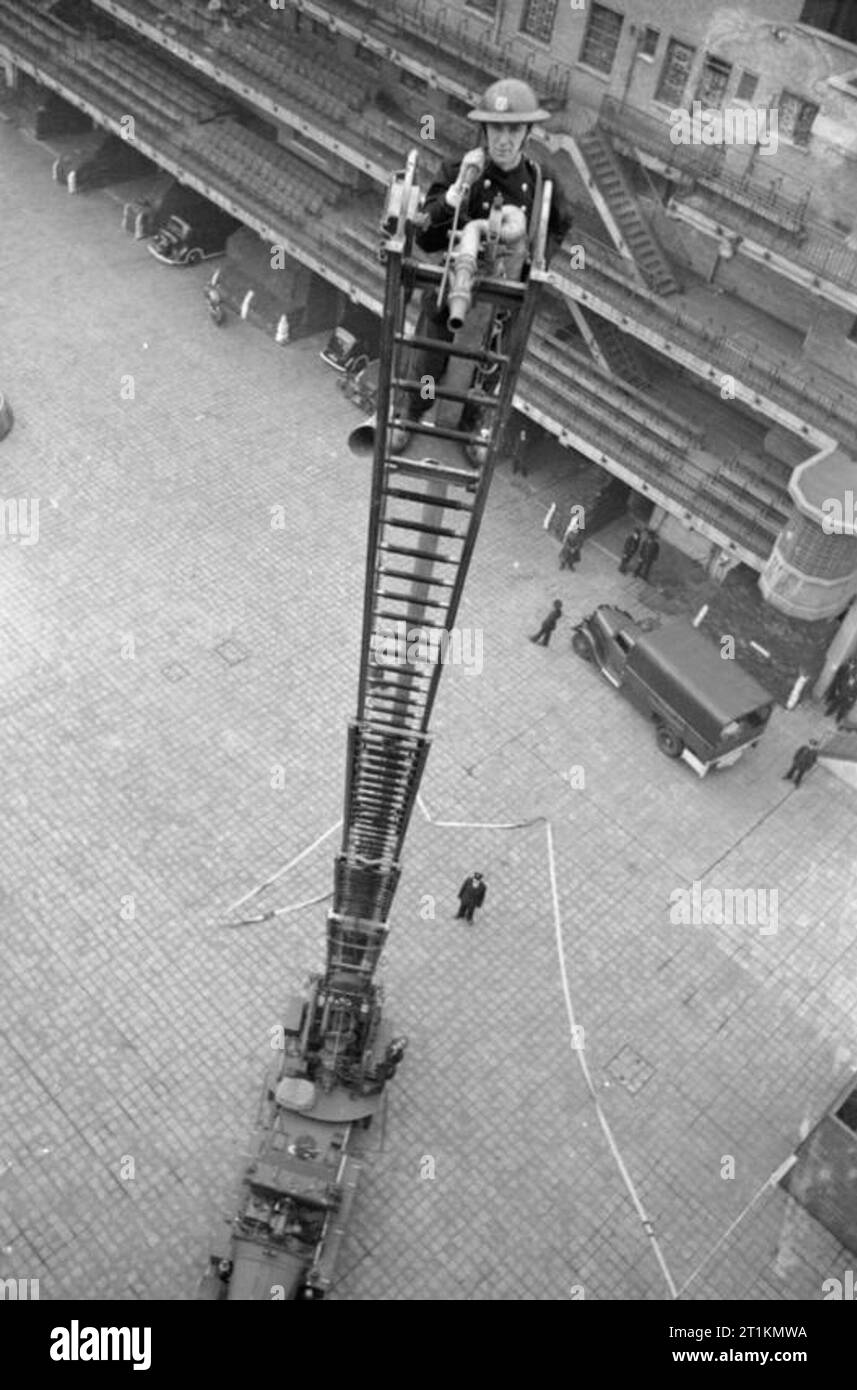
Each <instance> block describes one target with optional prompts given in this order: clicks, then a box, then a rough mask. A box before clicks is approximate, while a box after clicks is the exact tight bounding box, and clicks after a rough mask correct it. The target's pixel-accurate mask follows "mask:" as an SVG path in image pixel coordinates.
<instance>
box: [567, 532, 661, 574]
mask: <svg viewBox="0 0 857 1390" xmlns="http://www.w3.org/2000/svg"><path fill="white" fill-rule="evenodd" d="M582 550H583V535H582V533H581V531H580V529H579V528H578V527H576V526H570V527H569V529H568V530H567V531H566V533H565V536H564V538H563V542H562V545H561V546H560V551H559V567H560V569H561V570H573V569H574V567H575V565H577V564H579V563H580V554H581V551H582ZM660 553H661V544H660V541H659V540H658V538H657V536H656V534H655V532H654V531H653V530H652V529H651V527H648V526H647V527H645V528H643V527H640V526H635V527H634V529H633V531H632V532H631V533H630V535H628V536H626V537H625V540H624V541H623V543H622V556H621V559H620V560H619V573H620V574H627V572H628V570H629V568H630V566H631V563H632V561H633V560H634V557H635V556H636V559H637V564H636V568H635V569H634V574H635V576H636V578H637V579H646V580H648V578H649V572H650V570H651V568H652V565H653V564H654V563H655V561H656V560H657V558H658V556H659V555H660Z"/></svg>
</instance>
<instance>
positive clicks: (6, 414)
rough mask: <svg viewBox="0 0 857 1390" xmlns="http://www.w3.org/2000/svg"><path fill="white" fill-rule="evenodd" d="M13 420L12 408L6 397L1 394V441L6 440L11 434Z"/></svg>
mask: <svg viewBox="0 0 857 1390" xmlns="http://www.w3.org/2000/svg"><path fill="white" fill-rule="evenodd" d="M13 420H14V416H13V415H12V407H11V406H10V404H9V402H8V401H7V399H6V397H5V396H4V395H3V394H2V392H0V439H3V438H5V436H6V435H7V434H8V433H9V431H10V429H11V428H12V423H13Z"/></svg>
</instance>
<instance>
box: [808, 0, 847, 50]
mask: <svg viewBox="0 0 857 1390" xmlns="http://www.w3.org/2000/svg"><path fill="white" fill-rule="evenodd" d="M800 23H801V24H809V25H810V26H811V27H812V28H813V29H825V30H826V31H827V33H828V34H836V36H837V37H838V38H840V39H847V40H848V42H849V43H857V12H855V9H854V4H853V0H804V7H803V10H802V11H801V16H800Z"/></svg>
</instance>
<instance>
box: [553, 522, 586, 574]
mask: <svg viewBox="0 0 857 1390" xmlns="http://www.w3.org/2000/svg"><path fill="white" fill-rule="evenodd" d="M582 549H583V537H582V536H581V534H580V532H579V531H569V532H568V535H567V536H566V538H565V540H564V541H563V543H562V548H561V549H560V552H559V567H560V569H561V570H573V569H574V567H575V565H577V564H579V563H580V552H581V550H582Z"/></svg>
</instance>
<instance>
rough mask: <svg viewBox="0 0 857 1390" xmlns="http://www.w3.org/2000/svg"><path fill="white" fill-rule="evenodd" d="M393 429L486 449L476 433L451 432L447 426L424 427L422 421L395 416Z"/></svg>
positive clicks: (480, 437) (465, 431) (483, 441)
mask: <svg viewBox="0 0 857 1390" xmlns="http://www.w3.org/2000/svg"><path fill="white" fill-rule="evenodd" d="M393 428H394V429H400V430H407V431H408V433H409V434H424V435H427V436H428V437H429V438H432V437H433V438H435V439H451V440H453V442H454V443H457V444H478V445H480V446H481V447H482V448H483V449H484V448H485V447H486V441H485V440H484V439H483V438H482V435H481V434H479V432H478V431H476V432H475V433H470V432H468V431H467V430H453V429H450V427H449V425H433V424H431V423H428V424H425V425H424V424H423V422H422V420H408V419H403V418H401V417H400V416H397V417H396V418H395V419H394V420H393Z"/></svg>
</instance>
